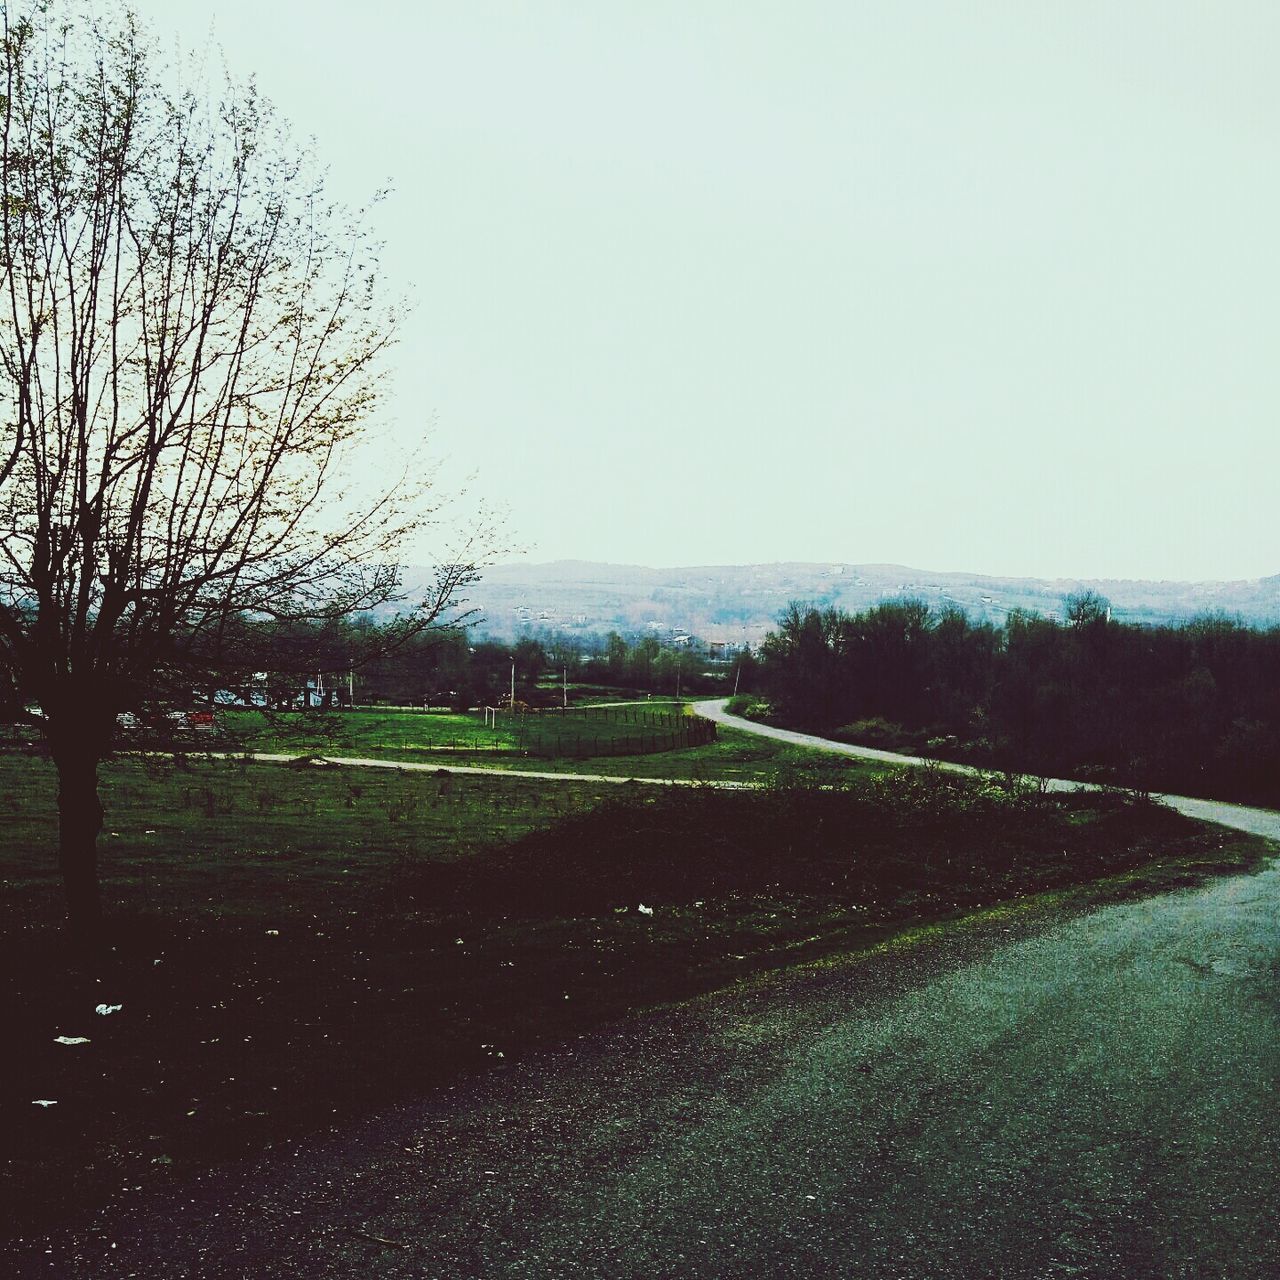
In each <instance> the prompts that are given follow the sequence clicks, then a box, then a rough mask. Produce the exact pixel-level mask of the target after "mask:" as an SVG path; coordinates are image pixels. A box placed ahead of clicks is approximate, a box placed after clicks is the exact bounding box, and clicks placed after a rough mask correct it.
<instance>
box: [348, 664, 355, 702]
mask: <svg viewBox="0 0 1280 1280" xmlns="http://www.w3.org/2000/svg"><path fill="white" fill-rule="evenodd" d="M347 706H349V707H350V708H351V710H352V711H354V710H355V709H356V673H355V672H354V671H348V672H347Z"/></svg>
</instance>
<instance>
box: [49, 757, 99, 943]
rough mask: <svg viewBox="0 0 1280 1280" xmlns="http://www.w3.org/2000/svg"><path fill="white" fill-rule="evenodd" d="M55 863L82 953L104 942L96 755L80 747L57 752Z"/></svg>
mask: <svg viewBox="0 0 1280 1280" xmlns="http://www.w3.org/2000/svg"><path fill="white" fill-rule="evenodd" d="M54 763H55V765H56V766H57V769H58V866H59V868H60V869H61V871H62V884H63V888H64V890H65V892H66V906H67V926H68V928H69V929H70V931H71V937H72V941H73V942H74V943H75V944H77V945H79V946H82V947H83V948H84V949H85V950H86V951H93V950H96V949H97V947H98V946H99V945H100V943H101V942H102V900H101V897H100V895H99V892H98V833H99V832H100V831H101V830H102V802H101V800H100V799H99V798H98V759H97V756H96V755H94V754H93V753H92V752H88V751H85V750H83V749H80V750H76V749H75V748H68V749H67V750H64V751H61V752H57V753H55V755H54Z"/></svg>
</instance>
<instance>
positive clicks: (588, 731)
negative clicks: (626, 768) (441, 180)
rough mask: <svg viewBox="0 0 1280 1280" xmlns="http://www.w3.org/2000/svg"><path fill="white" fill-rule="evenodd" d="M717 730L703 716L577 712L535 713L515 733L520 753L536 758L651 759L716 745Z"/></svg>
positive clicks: (634, 710)
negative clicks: (684, 750)
mask: <svg viewBox="0 0 1280 1280" xmlns="http://www.w3.org/2000/svg"><path fill="white" fill-rule="evenodd" d="M715 736H716V726H715V723H714V722H713V721H711V720H706V719H704V718H703V717H702V716H695V715H685V714H683V713H681V712H679V711H657V710H651V709H650V708H647V707H600V708H595V709H592V708H573V709H571V710H569V711H564V710H562V709H559V710H548V711H530V712H526V713H525V714H524V715H522V716H521V717H520V720H519V724H518V726H517V731H516V744H517V748H518V749H519V750H522V751H525V752H526V753H528V754H529V755H533V756H547V757H550V756H569V757H572V758H576V759H584V758H586V757H588V756H634V755H651V754H654V753H656V752H659V751H678V750H681V749H683V748H686V747H702V746H706V744H707V743H709V742H713V741H714V740H715Z"/></svg>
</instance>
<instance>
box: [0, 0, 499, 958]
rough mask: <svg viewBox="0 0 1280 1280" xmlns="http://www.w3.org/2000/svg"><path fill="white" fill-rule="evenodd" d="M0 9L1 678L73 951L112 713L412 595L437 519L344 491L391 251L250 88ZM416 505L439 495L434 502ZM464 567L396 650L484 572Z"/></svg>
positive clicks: (418, 497)
mask: <svg viewBox="0 0 1280 1280" xmlns="http://www.w3.org/2000/svg"><path fill="white" fill-rule="evenodd" d="M18 7H19V6H18V5H15V4H7V5H5V7H4V48H3V66H2V67H0V76H2V77H3V81H2V88H3V93H4V98H3V103H0V127H2V128H3V157H2V159H0V166H2V167H0V201H2V202H3V207H2V208H0V362H2V370H0V669H4V668H7V669H8V670H9V672H11V673H12V674H13V676H14V678H15V679H16V681H17V684H18V685H19V686H20V687H21V688H22V689H23V690H24V691H25V693H26V695H27V696H29V697H31V698H33V699H34V700H35V701H37V702H38V703H39V706H40V708H41V709H42V713H43V717H44V719H43V723H44V730H45V735H46V738H47V742H48V747H49V750H50V754H51V756H52V758H53V761H54V763H55V765H56V769H57V775H58V785H59V793H58V812H59V822H60V836H59V858H60V865H61V870H62V875H63V879H64V884H65V888H66V894H67V907H68V915H69V918H70V921H71V924H72V927H73V930H74V931H76V932H78V933H80V934H82V935H85V936H92V935H95V934H96V932H97V930H98V928H99V924H100V905H99V893H98V881H97V865H96V844H97V837H98V833H99V830H100V828H101V824H102V808H101V805H100V803H99V797H98V768H99V763H100V761H101V760H102V759H103V757H104V755H105V754H106V753H107V752H108V750H109V748H110V745H111V741H112V736H113V729H114V725H115V721H116V717H117V715H118V713H119V712H120V711H122V710H124V709H127V708H132V707H135V706H137V705H139V704H140V703H142V702H145V700H146V699H147V698H148V697H152V696H154V695H155V693H156V691H157V690H158V689H161V688H164V687H172V686H173V685H174V684H178V685H180V684H181V683H182V681H183V680H191V679H194V678H195V673H198V672H206V673H207V672H213V671H217V670H218V669H219V666H220V664H225V663H226V662H227V661H228V660H229V658H228V647H227V646H228V644H229V642H230V639H231V638H232V637H233V636H235V635H236V634H240V633H242V632H243V630H244V624H245V620H246V619H249V620H259V621H260V620H261V619H263V618H266V617H274V618H285V619H304V618H326V617H337V616H341V615H344V614H349V613H352V612H353V611H358V610H366V609H372V608H375V607H377V606H382V605H385V604H387V603H388V602H389V601H393V600H397V599H399V598H400V576H399V571H398V569H397V567H396V562H395V551H396V549H397V547H398V546H399V545H401V544H402V540H403V538H404V537H405V536H406V535H408V534H410V533H411V532H413V531H415V530H416V529H417V528H418V527H419V526H420V525H421V524H422V523H423V522H424V521H426V520H429V519H431V517H432V508H431V505H430V504H429V503H428V504H427V505H425V506H424V504H423V502H424V495H423V494H422V493H421V492H418V491H416V487H415V486H414V485H412V484H406V483H404V482H403V481H401V482H397V481H395V480H394V478H393V479H391V480H387V479H386V478H384V479H383V480H382V481H380V483H379V486H378V487H377V488H376V490H375V489H370V488H369V487H368V486H367V485H365V486H362V485H361V484H358V483H356V482H355V477H356V475H357V474H358V473H357V472H356V470H355V468H354V467H353V459H354V457H355V454H356V450H357V447H358V446H360V445H361V443H362V438H363V437H364V436H365V433H366V431H367V430H368V424H369V422H370V420H371V414H372V412H373V410H374V408H375V406H376V402H377V394H378V390H379V386H380V378H381V373H382V370H383V368H384V366H383V363H382V362H381V360H380V357H381V356H382V355H383V354H384V351H385V348H386V346H387V342H388V334H389V333H390V332H391V323H392V321H393V319H394V317H393V316H392V315H391V314H390V313H389V311H388V310H387V308H385V307H384V306H382V305H380V303H379V296H380V294H379V280H378V273H377V253H376V246H375V245H372V244H371V243H370V241H369V238H368V236H367V234H366V233H365V232H364V231H363V230H362V227H361V225H360V224H359V222H358V221H357V220H355V219H353V218H351V217H350V216H348V215H347V214H346V213H345V212H344V211H343V210H342V209H341V208H339V207H337V206H335V205H334V204H333V203H332V202H330V201H329V200H328V198H327V197H326V194H325V190H324V186H323V182H322V180H321V179H320V178H319V177H318V176H317V175H316V172H315V167H314V164H313V163H312V162H311V161H310V160H309V159H308V158H307V156H306V155H305V154H300V153H299V151H298V150H297V149H296V148H295V147H293V146H292V144H291V143H290V141H289V139H288V136H287V134H286V132H285V131H284V129H283V127H282V126H281V125H280V123H279V122H278V121H277V119H276V118H275V117H274V116H273V114H272V112H271V110H270V109H269V107H268V106H267V105H266V104H265V103H264V102H263V101H262V100H261V99H260V98H259V97H258V96H257V94H256V93H255V91H254V90H253V89H252V88H242V87H237V86H236V85H234V84H233V83H230V82H227V83H226V84H225V85H224V86H222V87H221V88H219V89H218V91H217V92H210V91H209V90H208V89H206V88H205V87H203V85H201V84H200V83H199V80H200V79H201V77H199V76H197V77H196V83H195V84H193V85H191V86H188V87H186V88H179V89H172V88H170V87H169V83H170V82H171V81H172V80H173V78H174V77H173V75H172V74H171V73H164V74H162V73H161V72H160V71H158V70H157V60H156V58H155V55H154V52H153V50H152V49H151V48H149V46H148V42H147V40H146V38H145V36H144V34H143V33H142V32H140V30H139V29H138V27H137V26H136V25H135V23H134V21H133V20H132V18H131V17H128V16H121V17H118V18H116V19H112V20H109V21H107V22H100V21H97V20H95V19H94V18H93V17H92V15H91V14H90V13H88V11H87V10H86V11H83V12H82V11H79V10H73V9H70V8H69V7H68V5H67V4H59V3H51V4H50V3H31V4H29V5H27V6H25V11H24V12H22V13H21V14H19V13H18V12H17V10H18ZM428 496H429V495H428ZM476 554H477V549H476V544H475V543H474V541H473V542H471V543H470V544H469V545H464V547H463V548H462V549H461V550H460V551H458V552H455V553H454V554H452V555H451V556H450V557H449V558H448V560H447V562H446V563H445V564H444V565H443V566H442V568H441V569H440V570H439V573H438V576H437V579H436V582H435V585H434V589H432V590H430V591H429V592H428V593H427V597H428V598H427V599H425V600H420V601H417V602H416V603H414V604H412V606H411V607H409V608H407V609H406V610H405V611H403V612H402V613H401V615H400V619H399V622H398V624H397V626H398V629H399V632H400V634H407V633H409V632H411V631H413V630H415V629H421V628H422V627H425V626H427V625H429V624H430V623H431V622H432V621H433V620H435V619H436V618H438V617H439V615H440V614H441V611H442V610H444V609H445V608H446V607H447V605H448V603H449V601H450V600H451V598H452V597H454V595H455V593H456V592H457V591H458V590H459V588H460V587H461V586H462V585H463V584H464V583H465V582H467V581H468V580H470V579H471V578H472V577H473V575H474V563H475V555H476Z"/></svg>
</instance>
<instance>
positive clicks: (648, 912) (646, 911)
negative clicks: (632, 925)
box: [636, 902, 653, 916]
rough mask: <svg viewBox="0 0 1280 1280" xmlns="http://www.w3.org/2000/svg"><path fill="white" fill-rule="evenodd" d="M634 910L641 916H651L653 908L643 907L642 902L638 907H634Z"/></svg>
mask: <svg viewBox="0 0 1280 1280" xmlns="http://www.w3.org/2000/svg"><path fill="white" fill-rule="evenodd" d="M636 910H637V911H638V912H639V913H640V914H641V915H642V916H651V915H653V908H652V907H646V906H645V905H644V903H643V902H642V903H640V905H639V906H638V907H636Z"/></svg>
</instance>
